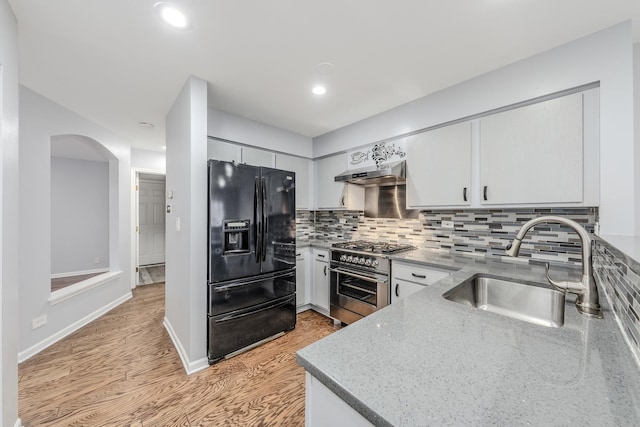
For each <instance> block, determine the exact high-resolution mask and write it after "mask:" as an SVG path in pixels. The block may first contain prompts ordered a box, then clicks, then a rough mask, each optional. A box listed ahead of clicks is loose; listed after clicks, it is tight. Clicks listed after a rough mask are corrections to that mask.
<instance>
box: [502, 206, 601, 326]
mask: <svg viewBox="0 0 640 427" xmlns="http://www.w3.org/2000/svg"><path fill="white" fill-rule="evenodd" d="M545 222H546V223H549V222H550V223H558V224H563V225H566V226H568V227H571V228H572V229H573V230H575V232H576V233H578V236H580V241H581V243H582V281H581V282H571V281H559V282H557V281H555V280H553V279H551V277H550V276H549V263H546V272H547V280H549V283H551V285H552V286H553V287H554V288H556V289H557V290H559V291H560V292H565V293H566V292H571V293H574V294H577V295H578V298H577V299H576V307H577V308H578V311H579V312H580V313H582V314H585V315H587V316H593V317H598V318H602V309H601V308H600V302H599V299H598V288H597V286H596V281H595V279H594V278H593V269H592V259H591V258H592V257H591V238H590V237H589V234H587V232H586V230H585V229H584V228H583V227H582V226H581V225H580V224H578V223H577V222H575V221H573V220H570V219H567V218H563V217H560V216H541V217H538V218H534V219H532V220H531V221H528V222H526V223H525V224H524V225H523V226H522V227H521V228H520V230H519V231H518V233H517V234H516V237H515V239H513V242H511V243H509V245H507V250H506V251H505V252H506V254H507V255H509V256H512V257H517V256H518V254H519V253H520V245H521V244H522V239H523V238H524V236H525V234H527V232H528V231H529V230H530V229H531V228H532V227H534V226H536V225H538V224H540V223H545Z"/></svg>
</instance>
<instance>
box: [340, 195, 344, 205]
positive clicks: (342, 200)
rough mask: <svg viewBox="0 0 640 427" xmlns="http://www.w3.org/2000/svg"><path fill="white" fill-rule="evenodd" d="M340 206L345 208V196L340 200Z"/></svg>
mask: <svg viewBox="0 0 640 427" xmlns="http://www.w3.org/2000/svg"><path fill="white" fill-rule="evenodd" d="M340 206H342V207H344V196H342V198H341V199H340Z"/></svg>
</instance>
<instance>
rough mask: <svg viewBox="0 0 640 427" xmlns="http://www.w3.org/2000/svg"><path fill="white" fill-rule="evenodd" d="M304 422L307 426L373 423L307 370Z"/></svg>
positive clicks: (358, 426)
mask: <svg viewBox="0 0 640 427" xmlns="http://www.w3.org/2000/svg"><path fill="white" fill-rule="evenodd" d="M306 383H307V386H306V391H305V409H304V424H305V426H307V427H334V426H350V427H371V426H373V424H371V423H370V422H369V420H367V419H366V418H365V417H363V416H362V415H360V414H359V413H358V412H357V411H356V410H355V409H353V408H352V407H351V406H349V405H348V404H347V403H346V402H345V401H344V400H342V399H341V398H340V397H338V395H336V394H335V393H334V392H332V391H331V390H329V389H328V388H327V387H326V386H325V385H324V384H322V383H321V382H320V380H318V379H317V378H316V377H314V376H313V375H311V374H310V373H308V372H307V374H306Z"/></svg>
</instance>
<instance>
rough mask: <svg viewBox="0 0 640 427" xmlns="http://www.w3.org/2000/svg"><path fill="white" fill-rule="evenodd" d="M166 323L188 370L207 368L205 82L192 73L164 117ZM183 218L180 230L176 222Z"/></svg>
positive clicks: (189, 371)
mask: <svg viewBox="0 0 640 427" xmlns="http://www.w3.org/2000/svg"><path fill="white" fill-rule="evenodd" d="M166 138H167V180H166V189H167V192H169V193H171V192H172V193H173V199H168V200H167V203H168V204H170V205H171V213H167V217H166V218H167V222H166V224H167V225H166V249H167V252H166V275H165V280H166V286H165V326H166V327H167V330H168V332H169V334H170V335H171V336H172V339H173V341H174V343H175V344H176V348H177V350H178V352H179V353H180V357H181V359H182V362H183V364H184V366H185V370H186V371H187V373H191V372H194V371H197V370H199V369H202V368H205V367H207V366H208V365H207V359H206V355H207V350H206V344H207V323H206V321H207V304H206V301H207V274H206V273H207V82H205V81H204V80H201V79H198V78H196V77H190V78H189V79H188V80H187V82H186V83H185V85H184V87H183V88H182V90H181V92H180V94H179V95H178V98H177V99H176V101H175V102H174V104H173V106H172V108H171V110H170V111H169V114H168V115H167V119H166ZM177 221H180V230H179V231H178V230H177V228H178V227H177V226H176V225H177V224H176V222H177Z"/></svg>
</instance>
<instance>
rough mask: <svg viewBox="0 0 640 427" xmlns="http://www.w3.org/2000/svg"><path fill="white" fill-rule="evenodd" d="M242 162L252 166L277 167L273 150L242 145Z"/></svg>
mask: <svg viewBox="0 0 640 427" xmlns="http://www.w3.org/2000/svg"><path fill="white" fill-rule="evenodd" d="M242 163H246V164H248V165H252V166H265V167H268V168H273V167H275V163H276V161H275V154H274V153H272V152H271V151H266V150H258V149H256V148H250V147H242Z"/></svg>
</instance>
